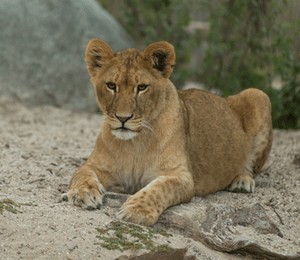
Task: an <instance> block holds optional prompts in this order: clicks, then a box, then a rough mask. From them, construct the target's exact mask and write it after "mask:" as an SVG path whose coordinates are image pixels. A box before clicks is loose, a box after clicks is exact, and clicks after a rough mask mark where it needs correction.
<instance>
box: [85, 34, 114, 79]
mask: <svg viewBox="0 0 300 260" xmlns="http://www.w3.org/2000/svg"><path fill="white" fill-rule="evenodd" d="M112 57H113V51H112V49H111V48H110V46H109V45H108V44H107V43H106V42H105V41H102V40H99V39H93V40H91V41H89V43H88V45H87V47H86V51H85V62H86V65H87V69H88V72H89V74H90V76H91V77H93V76H95V75H96V73H97V72H98V71H101V69H102V68H103V67H104V66H105V64H107V63H109V62H110V60H111V59H112Z"/></svg>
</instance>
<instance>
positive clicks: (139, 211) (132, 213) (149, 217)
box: [118, 197, 161, 226]
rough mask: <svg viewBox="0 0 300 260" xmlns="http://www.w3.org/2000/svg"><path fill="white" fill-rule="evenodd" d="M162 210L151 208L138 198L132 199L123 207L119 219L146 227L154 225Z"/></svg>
mask: <svg viewBox="0 0 300 260" xmlns="http://www.w3.org/2000/svg"><path fill="white" fill-rule="evenodd" d="M160 213H161V212H160V210H159V209H156V208H155V206H154V205H152V206H149V205H148V204H146V203H145V202H144V201H139V200H138V198H132V197H130V198H129V199H128V200H127V201H126V202H125V203H124V204H123V206H122V207H121V210H120V212H119V213H118V217H119V218H121V219H124V220H126V221H130V222H133V223H136V224H142V225H146V226H150V225H153V224H154V223H155V222H156V221H157V219H158V218H159V216H160Z"/></svg>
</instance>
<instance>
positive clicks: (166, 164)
mask: <svg viewBox="0 0 300 260" xmlns="http://www.w3.org/2000/svg"><path fill="white" fill-rule="evenodd" d="M85 59H86V64H87V69H88V72H89V74H90V77H91V81H92V84H93V86H94V88H95V93H96V97H97V101H98V103H99V107H100V109H101V111H102V112H103V114H104V115H105V120H104V123H103V125H102V128H101V133H100V135H99V137H98V139H97V142H96V144H95V148H94V151H93V152H92V154H91V155H90V157H89V158H88V160H87V162H86V163H85V164H84V165H83V166H82V167H81V168H80V169H79V170H78V171H77V172H76V173H75V175H74V176H73V178H72V180H71V183H70V190H69V192H68V193H67V194H66V195H65V198H68V199H69V201H71V202H72V203H73V204H74V205H77V206H80V207H82V208H84V209H96V208H99V207H100V205H101V204H102V199H103V195H104V193H105V191H115V192H122V193H130V194H133V195H132V196H130V197H129V198H128V200H127V201H126V202H125V203H124V204H123V206H122V208H121V210H120V212H119V216H120V217H121V218H123V219H125V220H129V221H132V222H135V223H140V224H144V225H152V224H154V223H155V222H156V221H157V219H158V218H159V216H160V215H161V214H162V212H163V211H164V210H165V209H167V208H168V207H170V206H172V205H175V204H179V203H183V202H188V201H190V200H191V199H192V197H193V196H195V195H198V196H203V195H206V194H209V193H212V192H216V191H219V190H224V189H226V188H227V189H228V190H230V191H235V192H253V191H254V187H255V181H254V177H255V175H256V174H258V173H259V171H260V170H261V168H262V166H263V165H264V163H265V161H266V159H267V157H268V155H269V152H270V148H271V145H272V121H271V105H270V100H269V98H268V97H267V95H265V94H264V93H263V92H262V91H260V90H257V89H247V90H245V91H243V92H241V93H239V94H238V95H234V96H230V97H228V98H222V97H219V96H216V95H213V94H211V93H208V92H206V91H201V90H196V89H189V90H185V91H178V90H176V88H175V86H174V85H173V84H172V82H171V81H170V79H169V77H170V75H171V73H172V71H173V67H174V64H175V50H174V47H173V46H172V45H171V44H169V43H167V42H163V41H162V42H156V43H153V44H150V45H149V46H148V47H146V49H145V50H144V51H140V50H137V49H126V50H123V51H120V52H113V51H112V49H111V48H110V47H109V45H108V44H107V43H105V42H104V41H102V40H97V39H94V40H91V41H90V42H89V44H88V46H87V49H86V58H85Z"/></svg>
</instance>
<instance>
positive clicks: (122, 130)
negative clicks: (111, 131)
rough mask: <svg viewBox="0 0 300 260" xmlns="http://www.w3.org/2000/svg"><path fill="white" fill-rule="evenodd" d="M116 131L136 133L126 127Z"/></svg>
mask: <svg viewBox="0 0 300 260" xmlns="http://www.w3.org/2000/svg"><path fill="white" fill-rule="evenodd" d="M115 130H119V131H121V132H126V131H131V132H134V131H132V130H131V129H129V128H127V127H125V126H121V127H118V128H116V129H115Z"/></svg>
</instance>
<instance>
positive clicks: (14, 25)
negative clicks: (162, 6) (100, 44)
mask: <svg viewBox="0 0 300 260" xmlns="http://www.w3.org/2000/svg"><path fill="white" fill-rule="evenodd" d="M55 3H56V1H54V0H44V1H36V0H27V1H21V0H14V1H10V0H2V1H1V3H0V29H1V34H0V50H1V51H0V60H1V65H0V259H172V260H175V259H204V260H205V259H300V236H299V234H300V217H299V216H300V203H299V201H300V191H299V185H300V132H299V131H279V130H275V131H274V145H273V149H272V152H271V157H270V162H269V168H267V169H266V171H264V172H263V173H262V174H261V175H260V176H258V177H257V180H256V183H257V188H256V191H255V193H253V194H237V193H229V192H225V191H224V192H218V193H216V194H212V195H209V196H206V197H202V198H200V197H198V198H194V199H193V200H192V202H191V203H188V204H182V205H178V206H175V207H172V208H170V209H168V210H167V211H166V212H165V213H164V214H163V215H162V216H161V218H160V219H159V221H158V223H157V224H156V225H154V227H151V228H145V227H142V226H137V225H133V224H130V223H126V222H123V221H120V220H118V219H116V218H115V215H116V212H117V211H118V209H119V207H120V206H121V205H122V203H123V202H124V201H125V200H126V198H127V196H126V195H119V194H112V193H109V194H107V195H106V199H105V204H104V206H103V207H102V208H101V209H100V210H96V211H84V210H82V209H80V208H76V207H72V206H70V205H68V204H67V203H65V202H62V201H61V194H62V193H63V192H65V191H66V190H67V188H68V183H69V181H70V178H71V176H72V174H73V173H74V171H75V170H76V169H77V168H78V167H79V166H80V165H81V164H82V163H84V161H85V160H86V159H87V157H88V156H89V154H90V152H91V151H92V149H93V145H94V143H95V140H96V137H97V135H98V133H99V128H100V125H101V115H100V114H99V113H90V112H95V111H96V110H97V108H96V102H95V98H94V94H93V90H92V87H91V86H90V83H89V79H88V75H87V72H86V69H85V64H84V50H85V46H86V44H87V42H88V40H89V39H91V38H94V37H98V38H103V39H105V40H106V41H108V42H109V43H110V44H111V45H112V46H113V48H114V49H122V48H125V47H129V46H132V40H131V39H130V37H129V36H128V35H127V34H126V33H125V32H124V30H123V29H122V28H121V26H120V25H119V24H118V23H117V22H116V21H115V20H114V18H112V17H111V16H110V15H109V14H108V13H107V12H106V11H105V10H103V9H102V8H101V6H99V5H98V4H97V3H96V2H95V1H93V0H86V1H71V0H64V1H61V3H60V5H57V4H55ZM83 111H84V112H83Z"/></svg>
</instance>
